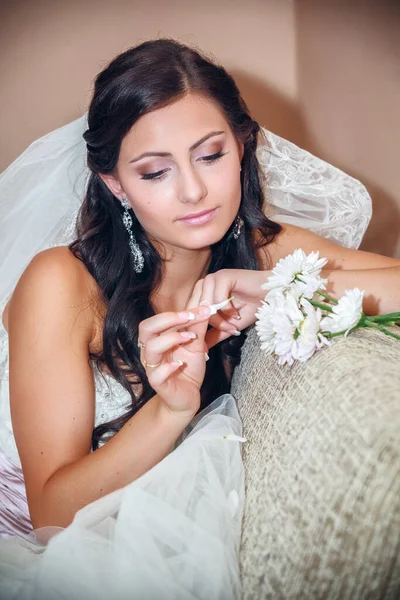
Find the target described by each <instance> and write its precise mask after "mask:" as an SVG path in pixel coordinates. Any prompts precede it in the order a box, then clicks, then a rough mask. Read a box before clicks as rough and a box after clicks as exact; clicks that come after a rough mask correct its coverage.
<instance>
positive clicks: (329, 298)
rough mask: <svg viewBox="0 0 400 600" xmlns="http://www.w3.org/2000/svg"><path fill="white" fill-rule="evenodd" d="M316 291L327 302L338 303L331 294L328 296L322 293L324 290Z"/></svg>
mask: <svg viewBox="0 0 400 600" xmlns="http://www.w3.org/2000/svg"><path fill="white" fill-rule="evenodd" d="M316 293H317V294H319V295H320V296H323V297H324V298H326V299H327V300H329V302H333V304H339V301H338V300H336V298H332V296H328V294H324V292H320V291H319V290H317V291H316Z"/></svg>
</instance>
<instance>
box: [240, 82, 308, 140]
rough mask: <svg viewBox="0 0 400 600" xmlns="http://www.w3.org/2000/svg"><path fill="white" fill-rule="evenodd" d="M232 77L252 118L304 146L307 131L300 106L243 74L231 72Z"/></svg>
mask: <svg viewBox="0 0 400 600" xmlns="http://www.w3.org/2000/svg"><path fill="white" fill-rule="evenodd" d="M231 74H232V76H233V77H234V79H235V81H236V84H237V86H238V88H239V89H240V92H241V94H242V96H243V98H244V100H245V102H246V104H247V106H248V108H249V110H250V113H251V115H252V117H253V119H255V120H256V121H258V123H259V124H260V125H261V126H262V127H265V128H266V129H268V130H270V131H272V132H273V133H276V134H277V135H279V136H281V137H283V138H285V139H287V140H290V141H291V142H293V143H294V144H296V145H297V146H300V147H303V144H304V139H305V135H304V134H305V131H304V124H303V121H302V118H301V116H300V114H299V110H298V106H297V104H296V103H295V102H293V101H291V100H289V99H287V98H285V97H284V96H282V95H281V94H279V93H277V92H276V91H274V90H272V89H271V88H269V87H267V86H266V85H265V84H264V82H262V81H260V80H258V79H256V78H254V77H249V76H248V75H247V74H246V73H243V72H242V71H234V70H232V71H231Z"/></svg>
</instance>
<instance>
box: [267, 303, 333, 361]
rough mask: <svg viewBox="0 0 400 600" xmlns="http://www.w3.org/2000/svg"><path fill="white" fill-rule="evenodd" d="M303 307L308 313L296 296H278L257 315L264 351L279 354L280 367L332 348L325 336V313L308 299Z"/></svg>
mask: <svg viewBox="0 0 400 600" xmlns="http://www.w3.org/2000/svg"><path fill="white" fill-rule="evenodd" d="M301 304H302V307H303V309H304V312H303V311H302V310H301V308H300V306H299V301H298V300H297V299H296V298H295V297H294V296H292V295H290V294H287V295H286V296H284V295H283V294H278V293H276V294H274V295H273V296H271V297H269V295H268V299H267V301H263V302H262V306H261V307H260V308H259V310H258V312H257V313H256V316H257V317H258V319H259V320H258V321H256V330H257V333H258V335H259V337H260V339H261V342H262V343H261V349H262V350H265V351H266V352H267V354H272V352H274V353H275V354H277V355H278V356H279V361H278V363H279V364H280V365H284V364H286V363H288V364H289V365H292V364H293V362H294V360H301V361H305V360H307V359H308V358H310V356H312V355H313V354H314V352H315V351H316V350H319V349H320V348H321V347H322V346H323V345H324V344H329V342H328V340H326V339H325V338H324V337H323V335H322V334H321V328H320V323H321V311H320V310H319V309H314V307H313V306H312V305H311V304H310V303H309V302H307V301H306V300H304V299H302V300H301ZM304 313H305V314H304Z"/></svg>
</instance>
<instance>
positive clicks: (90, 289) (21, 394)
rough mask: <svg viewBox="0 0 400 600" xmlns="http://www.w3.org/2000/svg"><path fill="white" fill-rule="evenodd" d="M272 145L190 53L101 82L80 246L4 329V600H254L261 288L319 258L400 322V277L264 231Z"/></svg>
mask: <svg viewBox="0 0 400 600" xmlns="http://www.w3.org/2000/svg"><path fill="white" fill-rule="evenodd" d="M259 134H260V126H259V125H258V123H257V122H256V121H254V120H253V119H252V118H251V116H250V115H249V112H248V110H247V107H246V105H245V103H244V101H243V99H242V98H241V96H240V93H239V91H238V88H237V87H236V85H235V83H234V81H233V79H232V77H231V76H230V75H229V74H228V73H227V72H226V71H225V69H223V68H222V67H221V66H218V65H216V64H213V63H212V62H211V61H210V60H209V59H208V58H206V57H204V56H202V55H201V53H199V52H198V51H196V50H194V49H191V48H189V47H187V46H185V45H183V44H181V43H179V42H177V41H174V40H171V39H158V40H154V41H147V42H144V43H142V44H140V45H138V46H136V47H134V48H132V49H130V50H128V51H126V52H124V53H123V54H121V55H119V56H117V57H116V58H115V59H114V60H113V61H112V62H111V63H110V65H108V67H107V68H105V69H104V70H103V71H102V72H101V73H100V74H99V75H98V76H97V78H96V83H95V89H94V94H93V98H92V101H91V104H90V107H89V112H88V127H87V130H86V131H85V133H84V136H83V137H84V140H85V142H86V147H87V164H88V166H89V169H90V177H89V181H88V184H87V190H86V194H85V198H84V200H83V202H82V205H81V207H80V210H79V215H78V220H77V236H76V239H75V240H74V241H73V242H72V243H71V244H69V245H68V246H65V245H64V246H59V247H52V248H48V249H46V250H43V251H41V252H39V253H37V254H36V255H35V256H34V257H33V259H32V260H31V261H30V262H29V264H28V266H27V267H26V268H25V270H24V272H23V274H22V275H21V277H20V278H19V280H18V283H17V285H16V286H15V289H14V290H13V293H12V297H11V299H10V301H9V302H8V304H7V306H6V307H5V310H4V312H3V315H2V320H3V325H4V328H5V330H6V331H7V333H8V350H6V348H5V346H4V356H1V357H0V358H1V359H2V360H3V359H5V355H6V354H7V357H6V358H7V360H8V361H9V398H10V400H9V403H10V414H11V417H12V429H11V430H10V431H8V430H6V428H5V426H4V423H3V424H2V426H1V430H0V448H1V449H2V451H1V454H0V460H1V463H0V464H1V474H0V482H1V488H0V493H1V496H0V498H1V499H2V503H1V508H0V532H1V536H2V537H3V540H2V541H1V543H0V580H1V584H0V586H2V587H1V589H2V590H4V592H3V594H5V593H6V592H7V593H8V595H7V598H11V597H13V594H14V596H15V597H21V598H22V597H23V598H47V597H48V598H64V597H65V598H67V597H68V598H70V597H74V598H78V599H79V598H92V597H93V598H94V597H96V598H103V597H104V598H106V597H107V598H109V596H110V594H113V595H114V596H115V598H125V597H128V594H129V595H130V596H131V597H137V598H168V599H169V598H171V599H172V598H173V599H174V600H175V599H179V598H182V599H183V598H204V599H205V598H227V599H228V598H239V597H240V580H239V570H238V552H239V542H240V527H241V519H242V514H243V503H244V483H243V468H242V463H241V452H240V444H241V443H242V442H243V441H244V438H242V437H241V436H242V430H241V423H240V419H239V416H238V412H237V409H236V406H235V402H234V399H233V398H232V396H231V395H230V394H229V391H230V381H231V377H232V373H233V370H234V368H235V366H236V365H237V364H238V363H239V361H240V349H241V346H242V345H243V342H244V340H245V337H246V334H245V331H244V330H245V329H246V328H247V327H249V326H251V325H252V324H253V323H254V321H255V312H256V310H257V307H258V306H259V304H260V301H261V299H262V298H263V297H264V293H265V292H263V290H262V289H261V284H262V283H264V282H265V280H266V278H267V276H268V274H269V270H270V269H272V268H273V267H274V266H275V264H276V263H277V262H278V261H279V260H280V259H281V258H283V257H285V256H286V255H287V254H289V253H291V252H293V250H294V249H295V248H297V247H301V248H303V249H304V250H305V251H306V252H308V251H311V250H319V251H320V253H321V255H322V256H326V257H328V258H329V262H328V265H327V269H326V271H325V273H324V275H325V276H329V280H330V285H331V288H330V290H329V291H330V292H331V293H333V294H337V295H340V294H342V293H343V291H344V290H345V289H346V288H348V287H356V286H357V287H360V288H363V289H366V290H367V294H366V299H365V305H364V310H365V312H367V313H374V314H376V313H378V312H382V313H383V312H392V311H394V310H396V309H397V310H398V306H399V304H400V292H399V289H400V288H399V285H398V281H399V275H400V261H398V260H396V259H391V258H387V257H383V256H379V255H375V254H371V253H367V252H360V251H357V250H351V249H348V248H344V247H342V246H340V245H338V244H335V243H334V242H331V241H328V240H327V239H325V238H322V237H320V236H319V235H317V234H315V233H312V232H310V231H306V230H305V229H303V228H301V227H296V226H294V225H280V224H278V223H277V222H274V221H272V220H270V219H269V218H267V217H266V215H265V213H264V212H263V206H264V201H265V199H264V195H263V180H262V172H261V169H260V166H259V163H258V161H257V157H256V147H257V139H258V136H259ZM39 178H40V174H39ZM43 184H45V182H43ZM39 193H40V192H39ZM39 202H40V199H39ZM51 210H54V211H56V210H57V206H54V207H52V208H51ZM20 218H21V219H24V215H23V214H21V215H20ZM7 233H8V235H10V236H12V232H7ZM10 239H11V238H10ZM377 284H379V286H378V285H377ZM377 290H379V291H377ZM224 301H225V302H224ZM7 394H8V390H7ZM5 396H6V389H5V384H4V382H3V383H2V388H1V401H2V402H4V398H5ZM2 410H3V409H2ZM1 597H6V596H5V595H3V596H1Z"/></svg>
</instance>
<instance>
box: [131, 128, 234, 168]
mask: <svg viewBox="0 0 400 600" xmlns="http://www.w3.org/2000/svg"><path fill="white" fill-rule="evenodd" d="M221 133H225V131H211V133H207V135H205V136H203V137H202V138H201V139H200V140H198V141H197V142H195V143H194V144H192V145H191V146H190V148H189V151H190V152H192V151H193V150H195V149H196V148H197V147H198V146H200V145H201V144H202V143H203V142H205V141H206V140H208V138H210V137H213V136H215V135H220V134H221ZM146 156H172V154H171V152H143V154H141V155H140V156H137V157H136V158H133V159H132V160H130V161H129V163H134V162H137V161H138V160H140V159H142V158H145V157H146Z"/></svg>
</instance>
